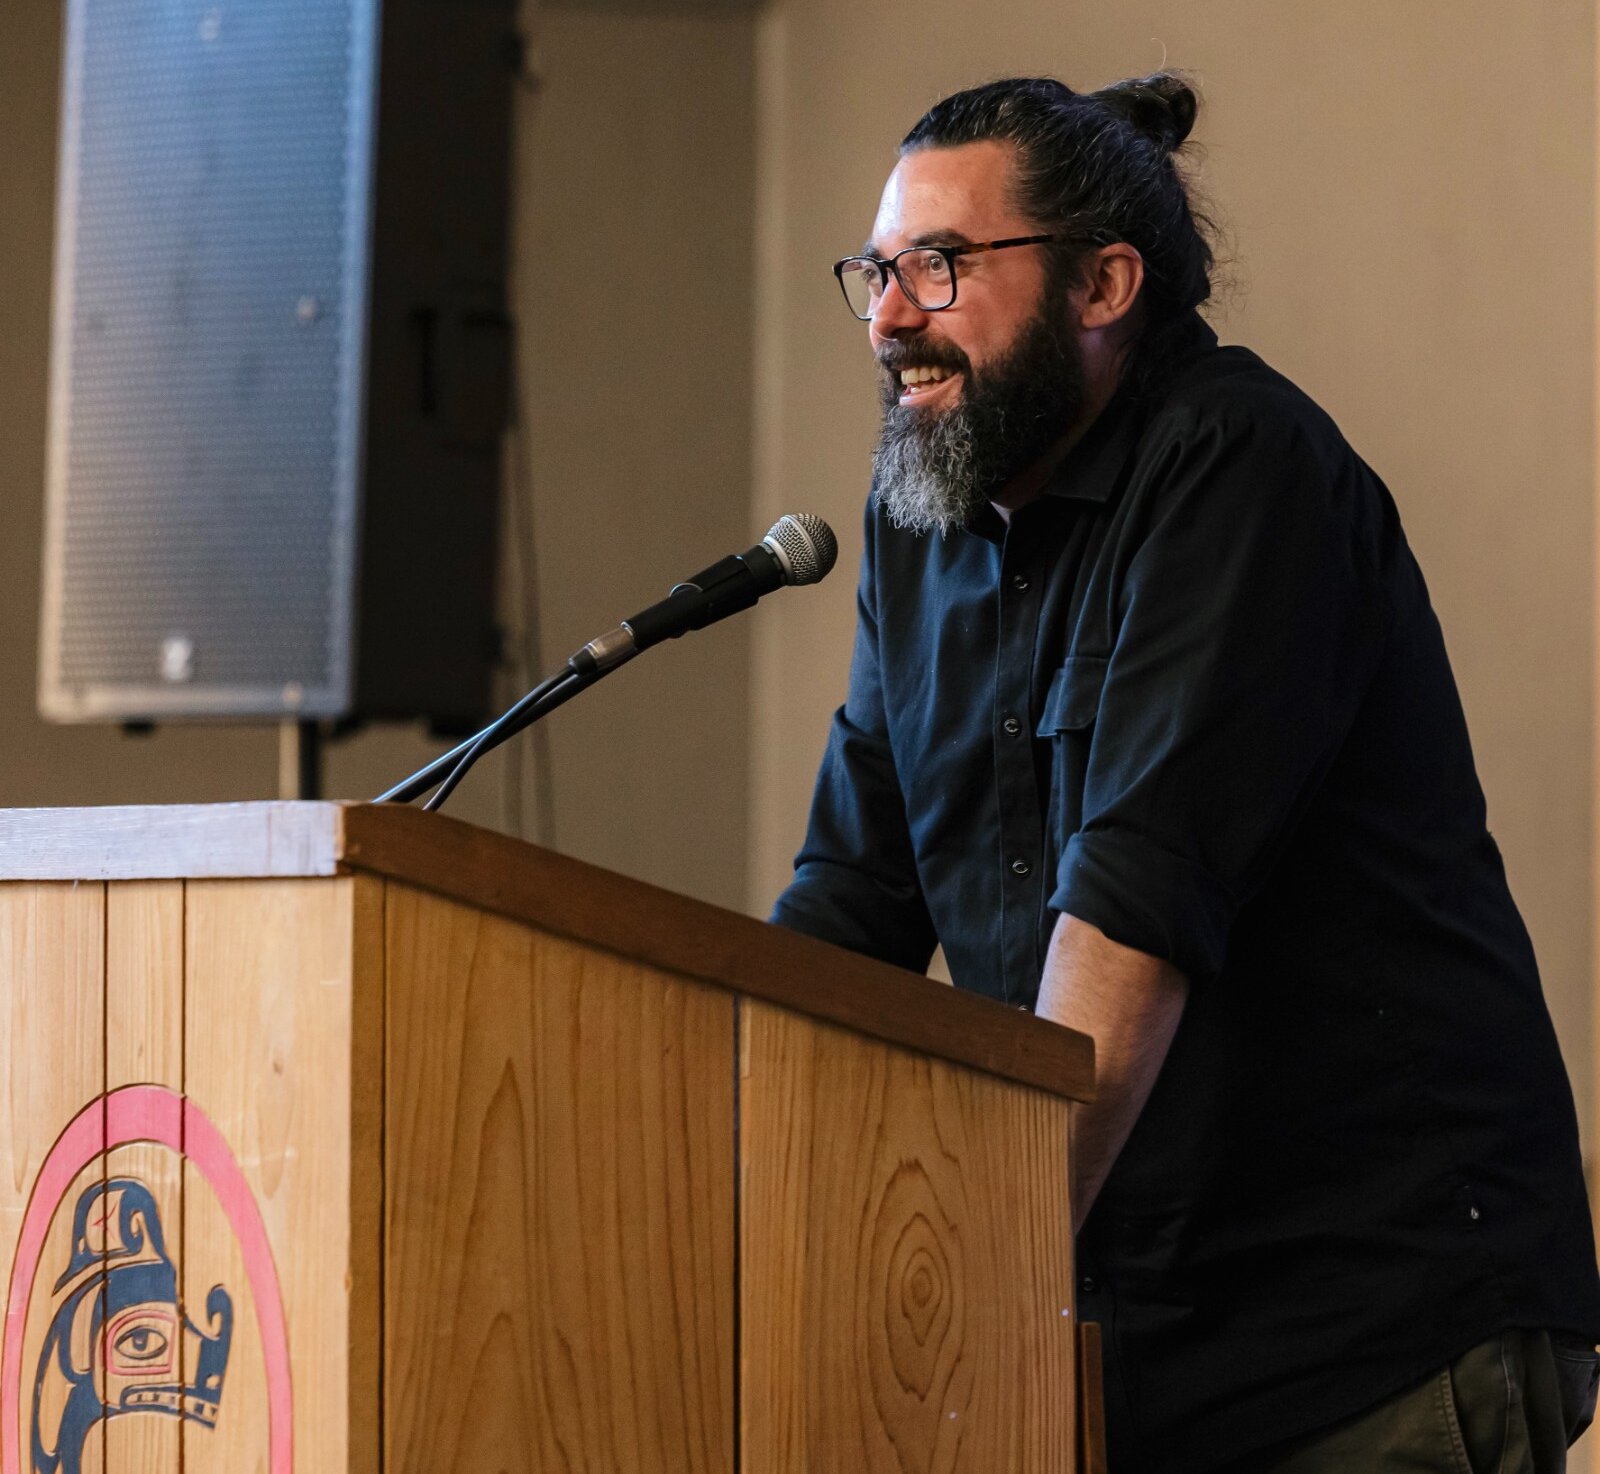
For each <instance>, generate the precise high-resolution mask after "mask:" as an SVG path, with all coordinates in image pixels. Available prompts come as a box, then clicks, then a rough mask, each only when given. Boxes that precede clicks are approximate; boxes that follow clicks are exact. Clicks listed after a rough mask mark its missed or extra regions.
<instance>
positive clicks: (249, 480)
mask: <svg viewBox="0 0 1600 1474" xmlns="http://www.w3.org/2000/svg"><path fill="white" fill-rule="evenodd" d="M370 5H371V0H270V3H262V0H255V3H249V4H243V3H231V4H226V5H220V4H204V3H192V0H191V3H173V0H166V3H163V4H159V5H153V4H150V3H149V0H74V3H73V6H72V10H71V25H70V29H69V42H68V59H67V67H68V109H67V117H66V121H65V124H64V134H63V171H62V178H63V191H62V202H61V210H60V217H61V218H60V226H59V229H60V243H59V246H58V251H59V253H60V254H59V258H58V273H57V293H58V296H57V306H56V312H57V318H56V324H55V348H54V351H55V381H54V393H53V399H52V426H51V433H52V457H51V486H50V514H51V529H50V534H49V538H48V553H47V571H46V581H47V588H46V610H45V638H44V652H45V661H44V669H43V670H42V680H41V687H42V691H43V701H44V704H45V706H46V709H47V710H49V711H50V712H51V714H52V715H66V716H70V715H126V716H135V715H145V714H149V715H160V714H164V713H173V712H180V711H184V712H193V713H196V714H201V713H205V712H241V713H242V712H263V713H266V712H274V711H282V710H285V709H299V710H301V711H303V712H307V713H311V712H321V713H325V714H329V713H334V712H337V711H340V710H342V709H343V708H344V705H345V702H346V701H347V699H348V683H349V675H350V673H349V671H348V670H347V669H345V668H344V666H345V664H346V661H345V660H344V659H343V657H342V655H340V654H338V653H337V652H340V651H342V650H343V649H344V648H345V641H344V639H343V638H342V637H343V634H344V630H345V627H346V624H347V622H348V620H349V617H350V612H349V601H350V596H351V589H350V587H349V584H350V579H349V576H348V569H349V567H350V566H351V559H350V558H349V556H348V553H347V551H346V548H347V544H348V540H349V539H350V538H351V537H352V536H353V535H354V527H355V513H356V508H355V505H354V500H355V497H356V495H357V472H358V461H359V433H360V424H359V408H358V406H359V403H360V395H359V389H360V383H361V364H360V351H361V343H362V333H363V326H364V324H363V314H364V311H365V281H364V272H365V247H366V240H365V232H366V215H367V202H366V194H367V191H368V189H369V187H370V186H369V184H368V170H369V167H370V166H369V160H368V158H367V156H366V155H367V148H368V140H369V137H370V129H371V113H372V91H373V88H372V65H373V63H372V57H371V49H372V44H373V41H372V35H373V27H372V17H371V16H370V14H368V13H367V11H368V9H369V7H370ZM286 693H287V694H286Z"/></svg>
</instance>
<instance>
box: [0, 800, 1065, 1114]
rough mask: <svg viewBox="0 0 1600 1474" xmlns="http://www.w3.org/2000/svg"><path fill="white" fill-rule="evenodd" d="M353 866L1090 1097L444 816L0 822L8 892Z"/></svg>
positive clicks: (973, 1028) (1013, 1041)
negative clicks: (35, 885)
mask: <svg viewBox="0 0 1600 1474" xmlns="http://www.w3.org/2000/svg"><path fill="white" fill-rule="evenodd" d="M350 871H358V872H362V873H365V874H371V875H379V876H383V877H384V878H386V879H392V880H400V881H403V882H405V883H406V884H408V885H412V886H416V887H418V888H420V889H424V890H429V891H432V892H434V893H436V894H439V895H444V896H449V897H451V898H453V899H455V900H461V901H465V902H467V903H468V904H471V905H475V906H479V907H482V908H484V909H486V910H490V911H494V912H497V913H498V914H500V915H503V916H507V917H510V918H511V919H513V920H516V921H521V922H524V923H526V924H528V925H529V926H533V927H536V928H538V929H540V930H542V931H547V932H551V933H554V934H555V935H558V936H564V937H570V938H572V939H573V940H575V941H582V942H587V943H590V944H592V945H594V946H597V947H604V948H606V949H607V950H608V951H612V952H616V953H619V954H621V955H622V956H624V957H630V958H633V959H634V960H636V961H639V962H643V963H647V964H648V965H650V966H652V967H655V968H660V969H662V970H664V971H667V972H673V973H677V974H680V975H682V976H685V977H694V978H699V979H702V980H704V981H706V982H711V983H715V984H717V985H719V986H721V987H724V988H728V989H731V990H733V991H735V992H740V993H745V994H748V995H750V996H751V997H755V998H760V999H762V1000H764V1001H765V1002H768V1003H774V1004H777V1005H778V1006H780V1007H783V1008H787V1009H791V1010H793V1011H794V1012H797V1013H805V1014H809V1015H811V1016H812V1017H815V1018H820V1019H825V1020H827V1021H828V1022H830V1023H836V1024H840V1025H842V1026H844V1027H845V1028H850V1029H855V1030H857V1031H859V1032H861V1033H866V1034H871V1035H873V1036H874V1037H875V1038H879V1039H882V1040H884V1041H885V1042H887V1043H890V1044H900V1045H903V1046H905V1047H906V1048H908V1049H914V1050H917V1051H918V1052H920V1053H927V1054H937V1055H939V1056H940V1057H941V1058H944V1059H949V1060H952V1061H954V1062H955V1063H958V1064H967V1065H971V1066H973V1067H975V1068H977V1069H980V1070H987V1071H989V1072H990V1073H992V1074H996V1075H999V1076H1001V1077H1003V1078H1005V1079H1012V1080H1017V1081H1019V1082H1021V1083H1022V1084H1025V1085H1034V1086H1037V1087H1038V1088H1040V1089H1042V1090H1048V1091H1050V1092H1052V1093H1054V1094H1057V1095H1062V1096H1066V1097H1069V1098H1071V1099H1074V1100H1088V1099H1091V1098H1092V1096H1093V1092H1094V1045H1093V1043H1092V1041H1090V1040H1089V1039H1088V1038H1087V1037H1086V1036H1085V1035H1082V1034H1078V1033H1075V1032H1074V1031H1072V1030H1070V1029H1063V1028H1060V1027H1059V1026H1057V1025H1055V1024H1052V1023H1049V1022H1047V1021H1046V1020H1044V1019H1039V1018H1035V1017H1034V1016H1033V1015H1031V1014H1027V1013H1022V1012H1019V1011H1018V1010H1017V1009H1014V1008H1007V1007H1005V1006H1003V1005H1002V1004H999V1003H995V1002H992V1001H990V1000H988V999H985V998H978V997H976V996H974V995H972V994H969V993H961V992H958V991H956V990H954V989H950V988H939V987H937V986H930V985H929V982H928V980H927V979H926V978H921V977H918V976H917V975H915V974H913V973H909V972H906V971H904V970H903V969H901V968H896V967H888V966H885V965H884V964H883V963H880V962H874V961H872V960H871V959H870V958H866V957H860V956H856V955H854V954H852V953H849V952H845V951H843V950H841V949H840V948H837V947H832V946H829V945H828V944H827V943H826V942H819V941H817V940H816V939H815V938H812V937H803V936H799V935H797V934H795V933H792V932H786V931H784V930H782V929H781V928H778V927H773V926H767V925H765V924H764V923H762V922H759V921H753V920H752V919H751V918H750V917H748V916H739V915H736V914H734V913H733V912H731V911H724V910H721V909H719V908H718V907H716V906H710V905H707V904H705V903H704V902H701V901H694V900H690V899H689V898H687V897H685V896H678V895H674V894H673V893H672V892H670V891H666V890H662V889H660V888H659V887H656V886H650V885H645V884H643V883H642V882H640V881H636V880H630V879H628V878H627V877H625V876H621V875H613V874H611V873H610V872H608V871H605V870H602V869H599V868H598V867H596V866H593V865H585V864H582V863H581V862H579V861H576V860H572V859H568V858H566V857H564V856H561V855H556V854H552V853H551V852H550V851H548V850H541V849H539V848H538V847H537V846H534V845H528V844H523V843H521V842H519V841H517V840H513V839H510V838H508V837H506V836H504V835H499V834H491V833H489V832H488V831H487V830H482V829H475V828H474V827H473V826H471V825H470V824H462V823H459V822H457V821H456V820H453V819H450V818H447V817H446V816H444V815H442V814H424V813H421V812H419V811H417V810H415V809H410V808H405V807H402V806H399V805H395V804H378V805H373V804H350V805H340V804H330V803H252V804H210V805H174V806H170V807H166V808H99V809H55V810H44V809H34V810H27V809H18V810H10V811H0V880H3V879H7V878H22V879H28V878H33V879H41V878H52V877H63V878H72V877H78V876H83V877H90V878H101V879H141V878H152V877H164V876H188V877H194V878H202V877H226V876H232V877H252V876H259V877H273V876H291V875H295V876H323V875H331V874H334V873H335V872H339V873H348V872H350Z"/></svg>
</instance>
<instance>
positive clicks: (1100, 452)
mask: <svg viewBox="0 0 1600 1474" xmlns="http://www.w3.org/2000/svg"><path fill="white" fill-rule="evenodd" d="M1216 346H1217V335H1216V333H1215V332H1213V331H1212V329H1211V327H1210V325H1209V324H1208V323H1206V322H1205V321H1204V320H1203V319H1202V318H1201V317H1200V315H1199V314H1198V313H1196V312H1189V313H1186V314H1185V315H1184V317H1182V318H1181V319H1179V321H1178V322H1176V323H1174V324H1173V326H1172V328H1171V329H1169V336H1168V340H1167V342H1166V343H1164V344H1162V345H1161V352H1162V356H1163V359H1164V360H1165V365H1166V367H1165V371H1164V372H1163V373H1162V378H1163V379H1167V378H1169V377H1170V374H1171V371H1172V370H1175V369H1176V368H1178V367H1179V366H1180V365H1181V364H1182V363H1183V362H1185V361H1186V360H1188V359H1190V358H1192V357H1194V356H1195V355H1196V354H1199V353H1204V352H1206V351H1208V350H1209V349H1213V348H1215V347H1216ZM1151 406H1152V396H1151V395H1150V394H1149V393H1148V392H1146V393H1139V392H1136V391H1135V390H1134V389H1132V388H1131V387H1130V386H1129V385H1128V384H1126V383H1123V384H1122V385H1120V386H1119V387H1118V389H1117V391H1116V393H1115V394H1113V395H1112V396H1111V402H1110V403H1109V404H1107V405H1106V407H1105V408H1104V409H1103V410H1101V411H1100V413H1099V414H1098V415H1096V416H1095V418H1094V421H1093V423H1092V424H1091V425H1090V426H1089V428H1088V430H1086V431H1085V432H1084V435H1083V438H1082V439H1081V440H1079V441H1078V443H1077V444H1076V445H1074V446H1073V447H1072V449H1071V450H1069V451H1068V452H1067V453H1066V455H1065V456H1063V457H1062V460H1061V464H1060V465H1059V466H1057V467H1056V469H1055V471H1054V473H1053V474H1052V475H1051V477H1050V480H1049V481H1048V482H1046V483H1045V486H1044V489H1043V491H1042V492H1041V495H1043V496H1050V497H1057V498H1060V499H1061V500H1064V501H1080V502H1097V503H1099V502H1105V501H1106V500H1107V499H1108V498H1109V497H1110V496H1111V494H1112V492H1114V491H1115V490H1116V489H1117V486H1118V484H1119V482H1120V480H1121V475H1120V473H1121V471H1122V470H1123V468H1124V467H1125V466H1126V465H1127V464H1128V461H1129V459H1130V458H1131V457H1132V454H1133V450H1134V447H1135V446H1136V445H1137V443H1138V440H1139V433H1140V431H1141V430H1142V429H1143V428H1144V422H1145V419H1146V417H1147V415H1148V414H1149V411H1150V409H1151Z"/></svg>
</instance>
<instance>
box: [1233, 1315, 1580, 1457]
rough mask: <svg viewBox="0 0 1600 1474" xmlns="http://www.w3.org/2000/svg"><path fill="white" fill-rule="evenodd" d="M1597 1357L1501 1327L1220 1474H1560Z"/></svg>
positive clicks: (1560, 1340) (1541, 1335) (1542, 1335)
mask: <svg viewBox="0 0 1600 1474" xmlns="http://www.w3.org/2000/svg"><path fill="white" fill-rule="evenodd" d="M1597 1383H1600V1361H1597V1359H1596V1357H1595V1354H1594V1351H1593V1350H1592V1349H1591V1348H1590V1347H1588V1346H1584V1345H1580V1344H1577V1343H1573V1342H1570V1341H1569V1340H1567V1338H1564V1337H1560V1336H1557V1337H1554V1338H1552V1337H1551V1336H1550V1335H1549V1334H1548V1333H1547V1332H1545V1331H1506V1332H1504V1333H1503V1334H1502V1335H1499V1336H1495V1337H1493V1338H1492V1339H1491V1340H1488V1341H1485V1342H1484V1343H1483V1344H1482V1345H1481V1346H1474V1347H1473V1348H1472V1350H1471V1351H1469V1352H1467V1353H1466V1354H1465V1355H1464V1356H1460V1357H1458V1358H1457V1359H1456V1360H1455V1361H1453V1362H1451V1364H1450V1365H1449V1366H1447V1367H1445V1368H1443V1369H1442V1370H1441V1371H1439V1372H1438V1373H1437V1374H1436V1375H1434V1376H1432V1377H1429V1378H1428V1380H1427V1381H1425V1382H1422V1383H1419V1384H1418V1385H1417V1386H1415V1387H1411V1388H1408V1389H1407V1390H1406V1391H1404V1392H1401V1393H1399V1394H1398V1395H1397V1396H1395V1397H1391V1398H1389V1399H1388V1400H1387V1401H1386V1402H1381V1403H1379V1404H1378V1405H1377V1406H1376V1407H1374V1408H1370V1409H1369V1410H1368V1411H1367V1412H1364V1413H1362V1414H1360V1415H1359V1416H1358V1417H1355V1418H1353V1419H1351V1420H1350V1421H1349V1422H1347V1423H1341V1424H1340V1425H1339V1426H1338V1427H1336V1428H1331V1429H1326V1430H1324V1431H1322V1432H1320V1433H1315V1434H1312V1435H1311V1436H1310V1437H1309V1438H1305V1439H1299V1440H1296V1441H1295V1442H1294V1443H1292V1444H1289V1445H1286V1446H1282V1447H1279V1448H1276V1449H1272V1450H1269V1451H1268V1452H1267V1453H1265V1454H1262V1455H1258V1456H1256V1457H1254V1458H1251V1459H1249V1460H1247V1461H1246V1462H1245V1463H1242V1464H1239V1465H1237V1466H1236V1467H1235V1468H1234V1469H1233V1470H1230V1471H1229V1474H1563V1471H1564V1470H1565V1469H1566V1467H1567V1448H1568V1445H1569V1444H1571V1442H1572V1441H1573V1440H1574V1439H1575V1438H1576V1437H1577V1436H1578V1435H1579V1434H1580V1433H1582V1432H1583V1430H1584V1429H1585V1428H1587V1427H1588V1426H1589V1423H1590V1421H1591V1420H1592V1419H1593V1417H1594V1409H1595V1389H1596V1385H1597Z"/></svg>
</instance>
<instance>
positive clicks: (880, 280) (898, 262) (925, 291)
mask: <svg viewBox="0 0 1600 1474" xmlns="http://www.w3.org/2000/svg"><path fill="white" fill-rule="evenodd" d="M1065 239H1066V237H1065V236H1061V235H1017V236H1012V237H1011V238H1010V239H1009V240H1003V241H981V242H978V243H976V244H974V245H968V246H907V247H906V249H905V250H903V251H896V252H895V253H894V255H893V256H891V257H890V258H889V259H888V260H887V261H886V260H884V258H883V257H882V256H846V257H845V258H844V260H843V261H836V262H834V264H833V274H834V275H835V276H836V277H837V278H838V279H839V290H840V291H842V292H843V293H844V300H845V302H846V304H847V305H848V306H849V308H850V310H851V312H853V313H854V314H855V315H856V316H857V317H859V318H860V319H861V321H862V322H871V321H872V319H873V317H874V316H875V315H876V314H877V311H878V304H879V303H880V302H881V301H882V300H883V293H884V288H885V287H887V286H888V284H889V275H890V273H891V272H892V273H893V274H894V279H895V280H896V281H897V282H899V283H900V290H901V291H902V292H903V293H905V297H906V300H907V301H908V302H910V303H911V304H912V306H914V307H920V308H921V309H922V310H923V311H924V312H943V311H944V310H945V308H946V307H953V306H955V301H956V257H957V256H976V255H979V254H981V253H982V252H984V251H1005V250H1009V249H1010V248H1011V247H1012V246H1038V245H1042V244H1044V242H1046V241H1061V240H1065Z"/></svg>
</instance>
